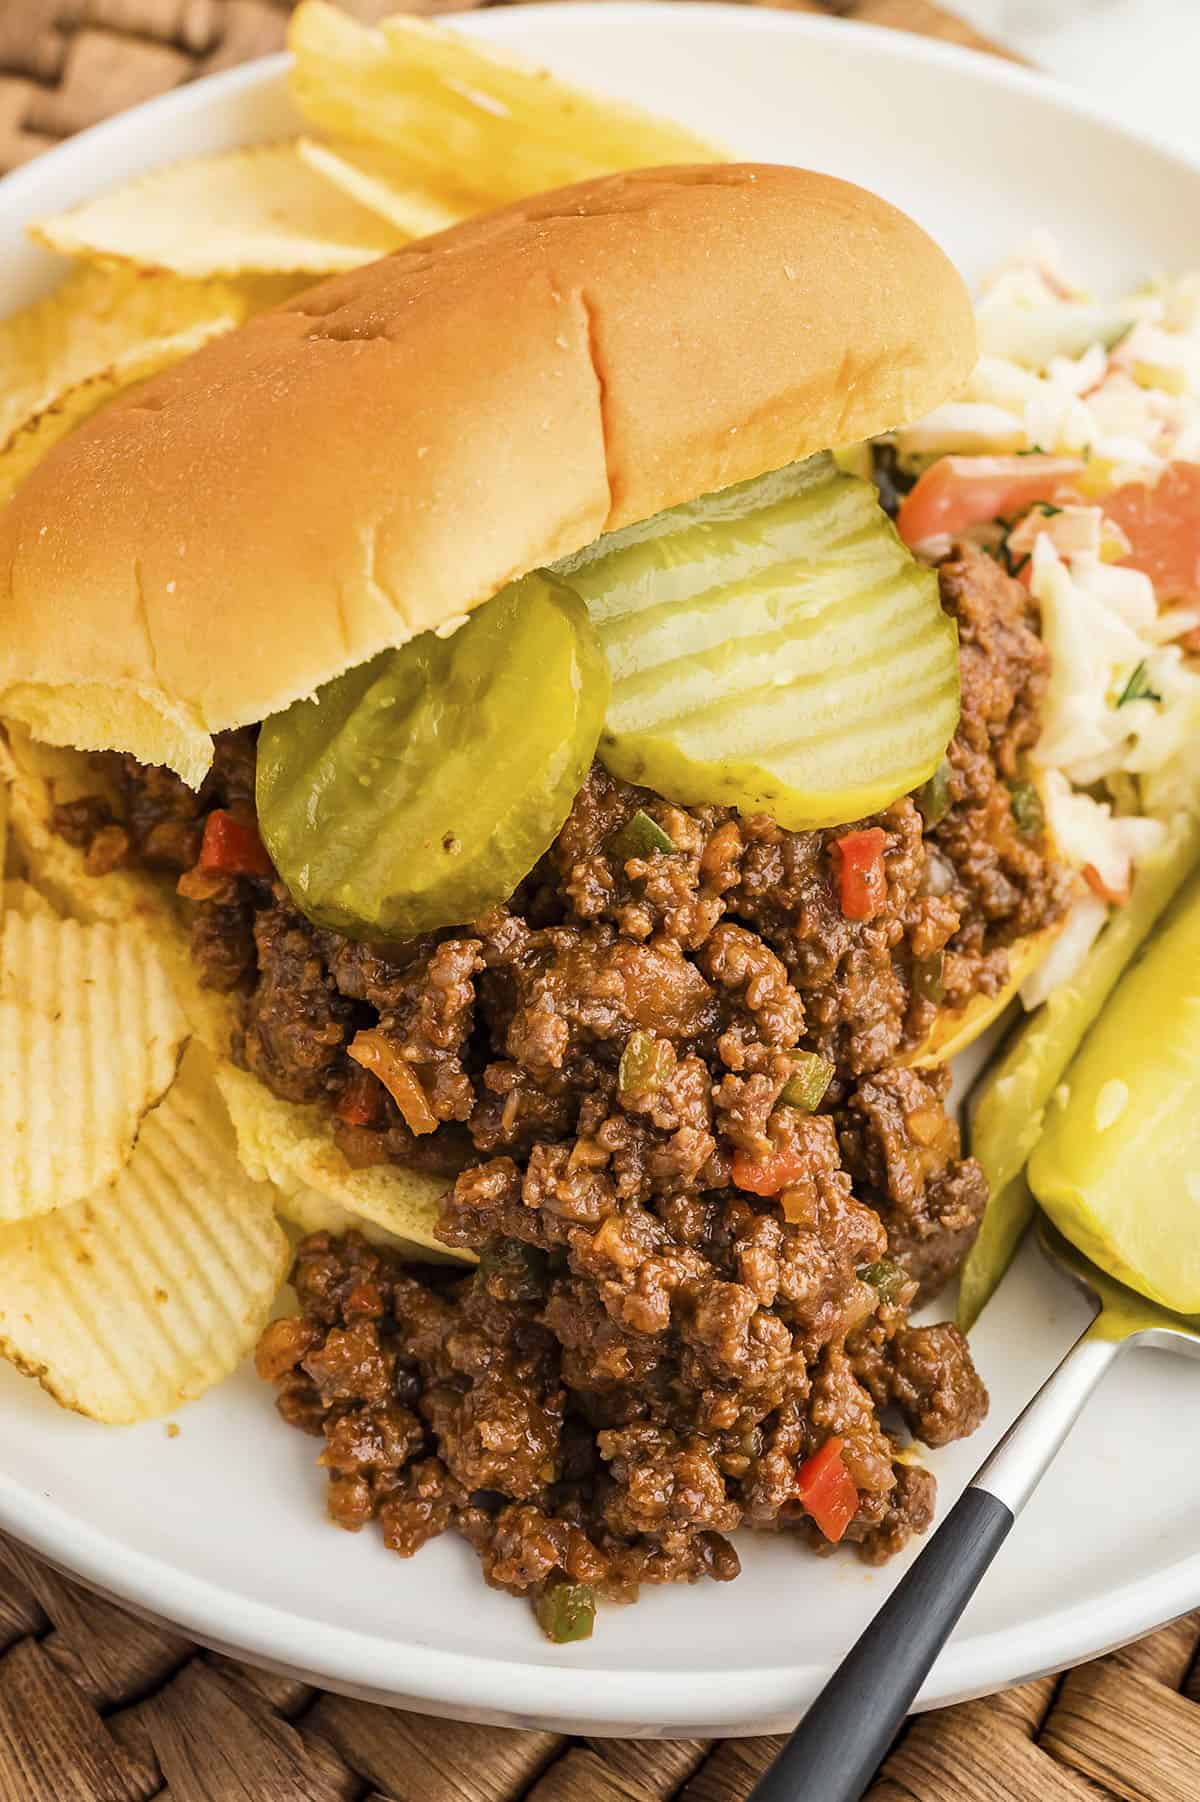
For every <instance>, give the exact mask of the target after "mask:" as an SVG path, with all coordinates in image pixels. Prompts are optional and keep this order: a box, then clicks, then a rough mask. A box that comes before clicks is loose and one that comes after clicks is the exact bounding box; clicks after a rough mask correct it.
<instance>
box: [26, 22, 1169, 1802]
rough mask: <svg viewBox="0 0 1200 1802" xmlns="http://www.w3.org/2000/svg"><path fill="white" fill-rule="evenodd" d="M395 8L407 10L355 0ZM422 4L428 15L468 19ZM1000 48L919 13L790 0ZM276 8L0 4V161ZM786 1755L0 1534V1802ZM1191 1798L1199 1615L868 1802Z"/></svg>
mask: <svg viewBox="0 0 1200 1802" xmlns="http://www.w3.org/2000/svg"><path fill="white" fill-rule="evenodd" d="M344 3H346V4H347V5H348V10H350V11H353V12H355V13H357V14H358V15H359V16H360V17H364V18H371V17H381V16H382V15H383V14H384V13H387V12H390V11H394V10H395V9H396V6H397V4H398V0H344ZM472 3H473V0H449V5H448V6H445V5H441V6H439V5H438V4H436V0H434V3H430V0H416V5H415V7H414V10H418V11H444V10H453V9H459V10H461V9H463V8H464V7H469V6H470V5H471V4H472ZM785 3H786V4H789V5H790V6H791V7H792V9H793V10H798V11H806V12H834V13H840V14H843V15H849V16H852V17H855V18H859V19H869V20H872V21H874V22H875V23H877V24H886V25H893V26H897V27H900V28H906V29H909V30H913V31H922V32H926V33H928V34H929V35H932V36H937V37H942V38H947V39H951V40H953V41H956V42H959V43H970V44H974V45H977V46H979V47H982V48H990V49H996V48H997V47H996V46H995V45H988V44H986V43H985V41H984V40H983V39H982V38H981V37H980V36H979V34H978V33H977V32H975V31H973V30H972V29H971V27H970V26H968V25H966V24H965V23H963V22H962V21H961V20H959V19H956V18H954V17H953V16H951V15H950V14H948V13H946V12H943V11H942V10H941V9H940V8H938V7H936V6H934V5H931V4H929V3H928V0H859V3H858V4H855V3H854V0H829V4H828V5H822V4H821V3H820V0H785ZM287 10H288V9H287V5H286V3H282V0H281V3H278V4H277V3H275V0H0V169H5V168H10V167H12V166H14V165H15V164H17V163H19V162H22V161H25V160H26V159H28V158H29V157H30V156H33V155H35V154H36V153H37V152H38V151H39V150H43V149H45V148H47V147H48V146H49V145H50V144H52V143H54V142H55V141H56V140H57V139H59V138H62V137H65V136H67V135H69V134H70V133H71V132H74V131H78V130H80V129H81V128H82V127H84V126H86V125H91V124H94V123H95V122H96V121H97V120H98V119H101V118H105V117H107V116H108V115H109V114H111V113H114V112H118V111H120V110H121V109H122V108H123V107H127V106H132V105H134V104H136V103H137V102H138V101H140V100H145V99H148V98H149V97H150V96H151V95H153V94H158V93H162V92H164V91H165V90H166V89H168V88H172V87H175V86H177V85H178V84H179V83H180V82H183V81H186V80H188V79H190V78H191V77H192V76H194V75H199V74H205V73H208V72H210V71H212V70H214V69H218V68H222V67H225V66H228V65H229V64H232V63H236V62H240V61H243V60H245V59H246V58H248V57H251V56H260V55H263V54H265V53H266V52H267V51H270V50H274V49H277V48H278V47H279V45H280V44H281V42H282V39H283V30H284V22H285V19H286V15H287ZM777 1744H778V1742H777V1741H775V1740H771V1739H759V1740H727V1741H725V1742H724V1743H723V1744H720V1743H719V1744H713V1743H711V1742H708V1741H699V1740H695V1741H693V1740H687V1741H673V1742H669V1743H662V1742H654V1741H637V1740H612V1739H610V1740H600V1739H597V1740H582V1739H579V1740H569V1739H564V1738H563V1737H561V1736H560V1735H558V1734H554V1733H535V1732H516V1731H512V1732H510V1731H505V1730H502V1729H496V1728H485V1727H472V1726H463V1725H457V1724H452V1723H449V1722H446V1721H435V1720H430V1719H426V1718H424V1717H422V1716H419V1715H413V1714H405V1713H402V1712H400V1711H399V1710H391V1709H385V1708H378V1707H373V1706H371V1705H370V1704H368V1703H364V1702H353V1701H349V1700H347V1699H345V1698H344V1697H340V1696H335V1695H327V1694H323V1693H322V1692H321V1691H319V1690H316V1689H313V1688H311V1687H309V1686H308V1685H306V1684H303V1683H299V1682H295V1681H292V1680H290V1679H287V1678H281V1677H274V1676H269V1675H267V1674H265V1673H263V1672H261V1671H256V1670H253V1669H251V1668H250V1667H249V1666H247V1665H242V1664H237V1663H234V1662H233V1661H232V1660H231V1659H228V1658H224V1657H220V1656H217V1655H216V1654H213V1653H209V1652H205V1651H202V1650H201V1649H200V1648H198V1647H196V1646H194V1645H192V1644H191V1643H190V1642H189V1641H188V1640H187V1639H186V1638H184V1637H183V1636H182V1635H178V1634H173V1633H170V1632H167V1631H165V1630H164V1629H162V1628H158V1627H152V1626H148V1625H146V1624H145V1623H144V1622H142V1621H139V1620H136V1619H134V1618H133V1617H132V1616H131V1615H128V1614H125V1613H124V1612H123V1611H122V1610H120V1609H118V1608H116V1607H114V1606H113V1605H112V1604H111V1603H109V1602H105V1601H101V1600H100V1599H99V1598H98V1597H95V1596H92V1595H90V1594H89V1593H88V1592H87V1591H86V1590H83V1589H79V1588H77V1587H76V1586H75V1585H74V1584H72V1583H69V1582H67V1581H66V1580H65V1579H64V1578H62V1577H60V1576H59V1575H58V1574H57V1573H56V1572H54V1571H52V1570H50V1569H49V1568H48V1567H47V1566H45V1565H43V1564H40V1563H39V1562H38V1561H37V1560H36V1559H34V1558H33V1557H31V1556H30V1555H29V1554H28V1553H27V1552H26V1551H24V1550H23V1549H22V1548H21V1547H19V1546H17V1545H16V1544H14V1543H12V1542H11V1541H5V1540H3V1539H0V1802H150V1799H151V1798H160V1799H161V1802H168V1799H169V1802H519V1799H520V1802H668V1798H671V1799H677V1802H740V1799H741V1798H742V1797H744V1796H745V1794H746V1793H747V1791H748V1790H749V1788H750V1787H751V1785H752V1783H753V1782H754V1779H755V1778H756V1776H757V1775H758V1773H759V1772H760V1771H761V1770H762V1769H763V1767H764V1766H765V1765H766V1764H767V1763H768V1761H769V1760H770V1758H771V1756H772V1754H773V1752H774V1750H775V1747H776V1745H777ZM1117 1797H1121V1798H1126V1799H1127V1802H1200V1613H1197V1614H1195V1615H1190V1616H1188V1617H1187V1618H1185V1619H1184V1620H1181V1621H1177V1622H1176V1623H1175V1624H1174V1625H1173V1626H1170V1627H1166V1628H1164V1629H1163V1630H1162V1631H1161V1632H1159V1633H1155V1634H1153V1635H1152V1636H1151V1637H1150V1638H1149V1639H1146V1640H1143V1641H1142V1642H1141V1643H1140V1644H1139V1645H1136V1646H1131V1647H1129V1648H1127V1649H1126V1650H1124V1651H1122V1652H1117V1653H1114V1654H1113V1655H1112V1656H1111V1657H1108V1658H1102V1659H1099V1660H1097V1661H1096V1662H1095V1663H1092V1664H1086V1665H1083V1666H1081V1667H1080V1668H1079V1669H1078V1670H1075V1671H1071V1672H1069V1673H1068V1674H1067V1675H1066V1676H1065V1677H1061V1678H1052V1677H1047V1678H1043V1679H1041V1680H1039V1681H1038V1682H1036V1683H1029V1684H1026V1685H1024V1686H1023V1687H1022V1688H1020V1689H1015V1690H1010V1691H1008V1692H1007V1693H1005V1694H1003V1695H999V1696H995V1697H992V1698H991V1699H990V1700H988V1701H983V1702H971V1703H968V1704H966V1705H965V1706H963V1707H959V1708H950V1709H945V1710H943V1711H942V1712H940V1713H938V1714H932V1715H925V1716H923V1717H921V1718H920V1719H918V1720H917V1721H915V1722H913V1723H912V1724H911V1725H910V1726H909V1727H908V1728H907V1730H906V1731H905V1733H904V1734H903V1735H902V1736H901V1738H900V1740H899V1742H898V1743H897V1745H896V1747H895V1748H894V1749H893V1751H892V1754H891V1756H890V1758H889V1759H888V1761H887V1763H886V1764H885V1766H884V1768H883V1770H882V1772H881V1773H880V1776H879V1779H878V1781H877V1782H876V1784H875V1786H874V1787H873V1789H872V1790H871V1792H870V1798H869V1802H1102V1799H1105V1798H1117Z"/></svg>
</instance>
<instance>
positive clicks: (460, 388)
mask: <svg viewBox="0 0 1200 1802" xmlns="http://www.w3.org/2000/svg"><path fill="white" fill-rule="evenodd" d="M974 355H975V333H974V316H973V313H972V308H971V304H970V300H969V298H968V295H967V292H966V290H965V288H964V286H963V283H962V281H961V279H960V278H959V276H958V275H957V273H956V272H955V270H954V268H953V267H952V265H951V264H950V263H949V262H948V260H947V259H946V257H945V256H944V255H943V254H942V252H941V251H940V250H939V249H938V248H937V246H936V245H935V244H934V243H933V242H932V241H931V240H930V239H929V238H928V237H927V236H926V235H925V233H924V232H923V231H922V230H921V229H920V228H919V227H918V226H917V225H915V224H914V223H913V222H912V220H910V219H909V218H907V217H906V216H905V215H904V214H903V213H900V212H898V211H897V210H896V209H895V208H894V207H892V206H890V205H889V204H888V203H887V202H886V201H883V200H881V199H879V198H878V197H877V196H875V195H873V194H869V193H867V192H865V191H864V190H863V189H861V188H857V187H854V186H852V185H850V184H849V183H847V182H843V181H838V180H835V179H834V178H833V177H831V176H827V175H820V174H814V173H812V172H809V171H805V170H801V169H792V168H785V167H779V166H774V165H767V164H762V165H753V164H722V165H714V166H703V167H695V168H678V169H655V170H646V171H639V172H636V173H633V174H622V175H617V176H612V177H608V178H605V179H603V180H599V181H591V182H586V183H582V184H580V185H578V186H576V187H573V188H565V189H562V190H559V191H558V192H556V193H553V194H548V195H541V196H538V197H537V198H535V199H533V200H528V201H523V202H521V203H519V204H518V205H515V206H511V207H508V208H506V209H505V210H503V211H501V212H498V213H493V214H490V215H487V216H485V217H482V218H479V219H475V220H471V221H469V222H468V223H466V224H464V225H460V226H457V227H455V228H453V229H452V230H450V231H447V232H443V233H441V234H440V235H439V236H437V237H434V238H429V239H425V240H422V241H421V242H419V243H414V244H412V245H411V246H409V247H407V248H405V249H403V250H401V251H398V252H397V253H395V254H394V255H393V256H390V257H388V258H386V259H385V260H384V261H382V262H379V263H374V264H371V265H370V266H368V267H365V268H363V269H359V270H355V271H354V272H352V273H351V274H348V275H344V276H340V277H337V278H335V279H334V280H332V281H330V282H327V283H324V284H323V285H322V286H320V287H317V288H314V289H311V290H309V291H308V292H306V293H304V294H302V295H300V296H298V297H297V298H296V299H295V300H293V301H291V302H289V303H288V304H287V305H286V306H284V307H282V308H280V309H278V310H276V311H274V312H271V313H267V314H263V315H261V316H259V317H258V318H256V319H254V320H252V321H251V322H250V323H249V324H248V325H246V326H244V327H243V328H242V329H241V330H239V331H236V332H232V333H230V334H229V335H228V336H226V337H223V338H220V339H218V340H216V341H215V342H214V343H212V344H210V345H209V346H208V347H207V348H205V349H203V350H201V351H200V352H199V353H197V354H196V355H194V356H192V357H190V358H189V359H187V360H186V361H185V362H182V363H180V364H177V365H176V366H175V367H173V368H172V369H170V370H168V371H166V372H165V373H163V374H161V375H159V376H157V377H155V378H154V379H153V380H151V381H149V382H147V383H145V384H144V385H143V386H142V387H140V388H137V389H134V390H131V391H130V393H129V394H127V395H125V396H123V397H121V398H120V399H118V400H116V401H114V402H113V403H112V404H111V405H110V406H108V407H107V408H105V409H104V411H103V412H101V413H99V414H98V415H96V416H95V417H94V418H93V419H92V420H91V421H89V422H88V423H87V424H85V425H83V426H82V427H81V428H80V429H79V430H78V431H76V432H74V433H73V434H72V435H71V436H69V437H68V438H66V439H65V440H64V441H63V442H62V443H61V444H60V445H59V446H58V447H57V448H56V449H55V450H54V451H53V452H52V453H51V454H50V456H49V457H47V459H46V460H45V462H44V463H42V464H41V466H40V467H39V468H38V469H37V470H35V472H34V473H33V475H32V476H31V477H30V478H29V480H28V481H27V482H26V484H25V485H24V486H23V487H22V489H21V490H20V491H19V492H18V494H17V496H16V498H15V499H14V500H13V502H12V503H11V504H10V506H9V507H8V508H7V509H6V510H5V512H4V513H3V515H0V608H2V630H0V712H2V713H3V714H5V715H6V716H8V717H9V718H12V719H16V720H19V721H21V722H23V723H24V724H25V725H27V726H28V727H29V728H30V729H31V730H32V731H33V732H34V734H35V735H36V736H37V737H39V738H41V739H43V740H46V741H48V742H51V743H55V744H62V745H74V746H77V747H80V748H83V749H89V750H98V749H113V750H123V751H129V752H132V753H133V755H134V756H136V757H138V758H139V759H141V760H142V761H143V762H146V763H164V764H168V765H170V766H171V767H172V768H174V769H175V770H177V771H178V772H179V774H180V775H181V776H183V777H184V778H185V780H187V781H188V782H190V783H192V784H193V785H198V783H199V782H200V780H201V778H202V777H203V775H204V772H205V770H206V769H207V768H208V766H209V763H210V761H211V757H212V734H213V733H214V732H219V731H221V730H223V729H225V728H228V727H232V726H237V725H243V724H246V723H248V722H251V721H256V720H260V719H262V718H264V717H265V716H266V715H268V714H271V713H274V712H276V711H278V710H279V709H281V708H283V707H286V706H288V705H289V704H290V703H291V702H293V701H294V700H296V699H298V698H299V697H301V696H305V695H309V694H311V693H312V692H313V691H314V690H315V689H316V688H317V687H319V686H320V685H321V684H322V683H324V682H326V681H328V680H330V679H331V678H332V677H334V676H336V675H338V674H340V673H341V672H342V671H343V670H345V669H347V668H349V667H351V666H352V665H354V664H357V663H361V662H363V661H365V660H366V659H367V658H369V657H372V656H374V655H375V654H376V653H378V652H379V651H381V650H383V649H385V648H387V647H389V646H393V645H398V644H402V643H403V642H404V641H405V640H407V639H408V638H410V637H412V636H413V635H414V634H415V633H418V632H422V631H426V630H428V629H430V628H435V629H453V627H454V626H455V625H456V624H457V623H459V622H460V621H461V620H462V618H463V617H464V615H465V614H467V613H468V612H469V611H470V609H471V608H473V607H475V606H478V605H479V604H480V603H481V602H483V601H485V600H487V599H488V598H489V597H490V596H491V595H493V594H494V593H495V592H496V591H497V590H498V589H499V588H501V587H502V586H503V585H504V584H505V583H506V582H508V581H510V580H511V579H513V578H514V577H517V576H519V575H522V574H523V573H525V572H526V571H527V570H529V569H532V568H536V567H537V566H539V565H542V564H545V563H549V562H552V561H554V560H555V559H557V558H559V557H562V556H565V555H566V554H568V553H569V552H571V551H575V550H578V549H579V548H581V547H582V546H583V545H585V544H588V543H590V542H591V541H592V540H593V539H595V538H596V537H598V536H599V534H600V533H601V532H604V531H606V530H611V529H614V528H616V527H618V526H622V525H626V524H629V523H631V522H633V521H636V520H640V519H644V518H646V517H648V516H649V515H651V514H653V513H656V512H658V511H660V510H661V509H662V508H665V507H670V506H673V505H676V504H678V503H679V502H681V501H685V500H690V499H693V498H695V497H696V496H698V495H700V494H705V493H709V492H711V491H712V490H715V489H720V488H724V487H727V486H729V485H730V484H731V483H734V482H739V481H743V480H746V479H748V478H750V477H754V476H757V475H760V474H762V473H763V472H764V471H766V470H770V469H775V468H778V467H780V466H782V465H784V464H786V463H790V462H792V461H794V460H795V459H798V458H801V457H805V456H808V455H810V454H811V453H812V452H814V451H817V450H822V449H825V448H827V447H830V446H834V445H840V444H845V443H850V442H852V441H856V440H859V439H862V438H866V437H868V436H870V435H872V434H874V433H877V432H881V431H884V430H886V429H888V428H890V427H893V426H896V425H900V424H903V423H905V422H906V421H910V420H912V419H914V418H916V417H917V416H918V415H920V414H922V413H924V412H926V411H927V410H928V409H929V408H931V407H932V406H934V405H935V404H936V403H937V402H939V401H940V400H942V399H944V398H945V396H946V395H947V394H948V393H950V392H952V391H953V390H954V388H955V387H956V386H957V385H958V384H959V383H960V382H961V381H962V380H963V379H964V378H965V377H966V375H967V373H968V371H969V369H970V367H971V365H972V362H973V359H974Z"/></svg>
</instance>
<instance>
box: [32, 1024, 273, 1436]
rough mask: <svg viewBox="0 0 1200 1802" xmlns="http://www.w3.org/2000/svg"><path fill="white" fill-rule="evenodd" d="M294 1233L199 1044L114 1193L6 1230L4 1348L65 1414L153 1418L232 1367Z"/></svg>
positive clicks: (250, 1342) (122, 1420) (262, 1315)
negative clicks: (249, 1165)
mask: <svg viewBox="0 0 1200 1802" xmlns="http://www.w3.org/2000/svg"><path fill="white" fill-rule="evenodd" d="M288 1257H289V1251H288V1243H287V1238H286V1235H285V1234H284V1233H283V1232H282V1231H281V1229H280V1227H279V1225H278V1223H277V1221H276V1219H275V1215H274V1209H273V1196H272V1193H271V1190H270V1188H269V1187H268V1186H266V1185H265V1184H262V1183H256V1182H253V1181H251V1179H250V1178H249V1177H248V1176H247V1175H246V1173H245V1171H244V1170H242V1168H241V1166H240V1165H239V1163H238V1161H237V1157H236V1155H235V1153H234V1144H233V1133H232V1131H231V1129H230V1126H229V1121H228V1118H227V1116H226V1114H225V1111H224V1109H223V1107H222V1106H221V1102H220V1098H219V1097H218V1095H217V1094H216V1091H215V1088H214V1087H213V1084H212V1080H211V1077H210V1076H209V1075H208V1074H207V1071H206V1069H205V1067H204V1063H203V1060H202V1054H193V1053H189V1055H188V1056H187V1058H185V1060H184V1066H183V1069H182V1071H181V1073H180V1076H179V1078H178V1079H177V1080H176V1082H175V1083H174V1084H173V1085H172V1087H171V1089H170V1091H169V1093H168V1094H167V1096H166V1099H165V1100H164V1101H163V1102H162V1103H161V1104H160V1105H159V1106H158V1107H157V1108H155V1110H154V1111H153V1113H151V1114H150V1115H148V1117H147V1119H146V1122H145V1124H144V1126H143V1128H142V1132H141V1136H140V1138H139V1139H138V1143H137V1149H136V1150H135V1152H134V1154H133V1157H132V1159H131V1161H130V1163H129V1164H128V1165H127V1166H126V1168H125V1169H124V1170H123V1171H122V1172H121V1174H120V1175H119V1176H118V1178H117V1180H116V1181H115V1182H114V1183H113V1184H111V1186H109V1187H107V1188H105V1189H101V1190H99V1191H98V1192H97V1193H95V1194H92V1195H89V1196H87V1197H86V1198H85V1199H84V1200H82V1201H78V1202H76V1203H75V1205H74V1206H73V1207H68V1208H60V1209H59V1210H58V1211H57V1212H56V1213H53V1214H48V1215H46V1216H45V1217H44V1218H42V1219H40V1220H32V1221H23V1222H21V1223H19V1224H17V1225H15V1226H6V1227H0V1353H2V1354H3V1355H4V1356H5V1357H7V1358H8V1359H10V1360H11V1361H12V1362H13V1363H14V1364H16V1365H18V1367H19V1368H20V1369H21V1370H23V1371H25V1372H26V1374H27V1375H29V1376H33V1377H36V1378H37V1379H38V1381H39V1382H40V1383H41V1384H42V1386H43V1388H45V1389H47V1390H48V1391H49V1392H50V1394H51V1395H52V1396H54V1398H55V1399H56V1400H57V1401H59V1402H61V1403H62V1404H63V1406H64V1407H67V1408H73V1409H75V1410H76V1411H77V1412H78V1413H80V1414H87V1415H90V1416H91V1417H92V1418H93V1419H95V1420H101V1421H106V1422H109V1423H110V1424H114V1425H125V1424H129V1423H131V1422H134V1421H139V1420H148V1419H151V1418H153V1417H154V1416H155V1415H158V1414H165V1413H167V1412H169V1411H170V1410H171V1409H173V1408H177V1407H179V1405H180V1404H181V1403H183V1402H186V1401H190V1400H192V1399H193V1398H194V1397H195V1396H198V1395H200V1394H202V1393H203V1391H204V1390H205V1389H208V1388H210V1387H211V1386H212V1384H214V1383H217V1382H219V1381H220V1380H221V1378H222V1377H224V1376H227V1375H228V1374H229V1372H230V1371H231V1370H233V1369H234V1368H235V1367H236V1365H238V1364H239V1363H240V1362H241V1360H242V1358H243V1357H245V1355H246V1354H247V1353H248V1352H249V1351H250V1350H251V1349H252V1348H253V1346H254V1343H255V1340H256V1339H257V1337H258V1335H259V1333H260V1331H261V1330H262V1327H263V1325H264V1324H265V1322H266V1320H267V1318H268V1315H269V1314H270V1311H271V1304H272V1302H273V1300H274V1297H275V1295H276V1292H277V1291H278V1289H279V1286H280V1284H281V1282H282V1281H283V1279H284V1276H285V1274H286V1269H287V1262H288Z"/></svg>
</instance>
